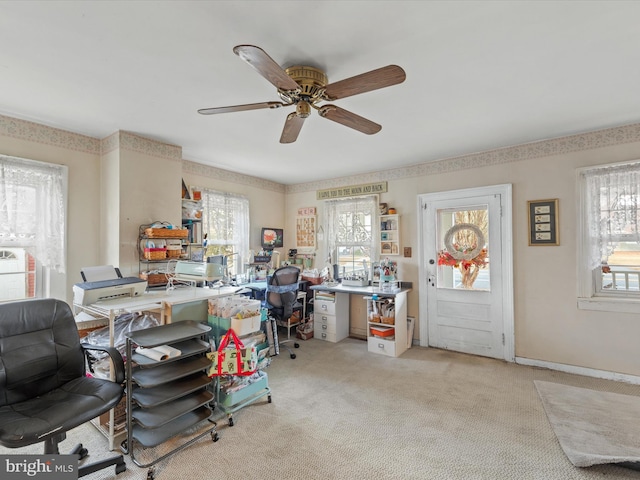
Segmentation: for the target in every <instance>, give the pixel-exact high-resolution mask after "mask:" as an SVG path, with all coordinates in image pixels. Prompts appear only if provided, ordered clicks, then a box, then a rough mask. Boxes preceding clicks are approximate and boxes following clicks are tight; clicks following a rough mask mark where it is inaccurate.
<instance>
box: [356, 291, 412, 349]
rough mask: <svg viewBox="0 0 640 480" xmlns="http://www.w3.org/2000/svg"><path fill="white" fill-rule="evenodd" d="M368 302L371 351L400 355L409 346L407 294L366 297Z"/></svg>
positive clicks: (368, 335)
mask: <svg viewBox="0 0 640 480" xmlns="http://www.w3.org/2000/svg"><path fill="white" fill-rule="evenodd" d="M364 298H365V300H366V302H367V348H368V350H369V352H372V353H379V354H382V355H387V356H389V357H399V356H400V355H402V354H403V353H404V352H405V350H407V348H408V343H407V334H408V333H407V295H406V293H405V292H402V293H399V294H396V295H394V296H389V297H386V296H385V297H382V296H380V297H378V296H372V297H364Z"/></svg>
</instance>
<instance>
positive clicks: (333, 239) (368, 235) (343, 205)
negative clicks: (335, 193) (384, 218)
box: [324, 196, 379, 263]
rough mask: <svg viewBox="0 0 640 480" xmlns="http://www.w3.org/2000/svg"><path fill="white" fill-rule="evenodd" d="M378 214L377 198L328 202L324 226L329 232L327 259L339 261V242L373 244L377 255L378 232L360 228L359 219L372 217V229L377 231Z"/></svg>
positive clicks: (356, 198) (369, 197)
mask: <svg viewBox="0 0 640 480" xmlns="http://www.w3.org/2000/svg"><path fill="white" fill-rule="evenodd" d="M378 212H379V209H378V198H377V197H375V196H368V197H354V198H347V199H342V200H327V202H326V203H325V225H324V230H325V232H327V235H326V238H327V244H326V245H327V252H326V258H329V256H331V259H330V261H331V263H334V262H336V261H337V258H335V257H336V245H337V243H338V242H341V243H345V242H346V243H353V244H356V243H363V244H371V248H372V250H371V251H372V253H373V254H374V255H376V253H377V252H376V245H377V242H375V241H374V238H375V233H376V232H375V231H373V232H372V231H368V230H367V229H365V228H358V224H357V219H358V218H361V216H366V215H370V216H371V218H372V227H373V228H374V229H375V225H376V224H377V221H376V220H375V219H377V218H378V217H377V214H378ZM360 214H362V215H360Z"/></svg>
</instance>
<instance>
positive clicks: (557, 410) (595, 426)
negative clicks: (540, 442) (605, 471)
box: [534, 380, 640, 468]
mask: <svg viewBox="0 0 640 480" xmlns="http://www.w3.org/2000/svg"><path fill="white" fill-rule="evenodd" d="M534 384H535V386H536V389H537V390H538V395H540V398H541V399H542V404H543V406H544V410H545V412H546V414H547V417H548V418H549V421H550V422H551V426H552V427H553V430H554V432H555V434H556V436H557V437H558V441H559V442H560V445H561V446H562V449H563V450H564V452H565V454H566V455H567V457H568V458H569V460H570V461H571V463H573V464H574V465H575V466H577V467H588V466H591V465H599V464H604V463H622V464H625V466H629V467H631V468H634V466H635V465H640V463H637V462H640V432H639V426H640V397H636V396H633V395H622V394H619V393H611V392H600V391H596V390H590V389H587V388H579V387H572V386H568V385H562V384H559V383H551V382H544V381H540V380H535V381H534ZM634 464H635V465H634Z"/></svg>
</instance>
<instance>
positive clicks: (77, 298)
mask: <svg viewBox="0 0 640 480" xmlns="http://www.w3.org/2000/svg"><path fill="white" fill-rule="evenodd" d="M80 274H81V275H82V279H83V280H84V281H83V282H80V283H76V284H75V285H74V286H73V303H74V304H75V305H91V304H93V303H96V302H99V301H102V300H111V299H113V298H120V297H125V298H129V297H131V298H133V297H137V296H140V295H142V294H143V293H144V292H145V291H146V290H147V281H146V280H142V279H141V278H138V277H123V276H122V274H121V273H120V270H119V269H118V268H115V267H113V266H112V265H105V266H100V267H85V268H83V269H82V270H81V272H80Z"/></svg>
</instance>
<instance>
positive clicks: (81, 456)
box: [78, 447, 89, 460]
mask: <svg viewBox="0 0 640 480" xmlns="http://www.w3.org/2000/svg"><path fill="white" fill-rule="evenodd" d="M78 455H80V460H82V459H83V458H84V457H86V456H87V455H89V450H87V449H86V448H84V447H82V448H81V449H80V451H79V452H78Z"/></svg>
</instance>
